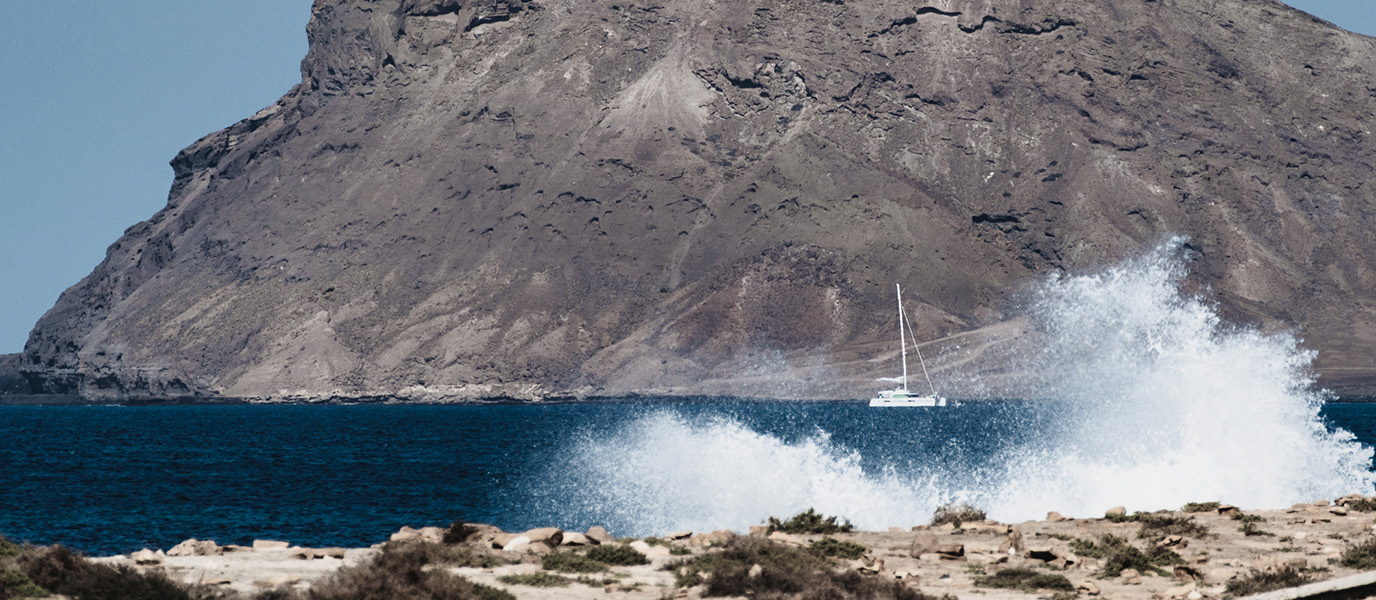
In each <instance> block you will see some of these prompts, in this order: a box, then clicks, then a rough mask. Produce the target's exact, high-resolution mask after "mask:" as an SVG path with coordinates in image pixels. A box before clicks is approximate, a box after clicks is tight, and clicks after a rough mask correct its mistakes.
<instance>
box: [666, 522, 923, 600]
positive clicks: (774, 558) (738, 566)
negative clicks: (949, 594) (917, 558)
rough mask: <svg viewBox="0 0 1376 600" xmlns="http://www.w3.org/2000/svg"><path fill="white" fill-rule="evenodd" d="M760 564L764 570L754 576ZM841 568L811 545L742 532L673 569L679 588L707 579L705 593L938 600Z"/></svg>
mask: <svg viewBox="0 0 1376 600" xmlns="http://www.w3.org/2000/svg"><path fill="white" fill-rule="evenodd" d="M755 565H759V566H760V572H759V574H758V575H757V576H756V577H751V576H750V570H751V568H752V567H754V566H755ZM835 567H836V565H835V563H834V561H832V560H831V559H830V558H827V557H825V556H822V555H820V554H818V553H815V552H812V551H811V550H810V549H809V550H804V549H802V548H795V547H793V546H787V545H784V544H778V543H774V542H771V541H769V540H761V539H757V538H745V537H741V538H735V539H733V540H731V541H729V542H726V543H725V544H723V545H722V547H721V549H720V550H714V551H711V552H707V553H704V554H701V555H698V556H695V557H693V558H691V559H688V560H685V561H683V562H681V563H678V564H677V565H674V567H673V568H674V570H675V571H676V572H677V576H676V583H677V585H678V586H679V587H691V586H695V585H701V584H706V590H704V592H703V595H704V596H736V597H740V596H744V597H750V598H785V597H788V598H792V597H799V596H802V597H807V598H866V599H874V600H936V599H935V598H933V597H930V596H926V595H924V594H922V593H921V592H918V591H916V590H913V589H912V588H909V587H907V586H904V585H903V584H902V583H900V582H897V581H887V580H884V579H881V578H879V577H877V576H873V575H862V574H860V573H858V572H856V571H851V570H843V571H836V570H835Z"/></svg>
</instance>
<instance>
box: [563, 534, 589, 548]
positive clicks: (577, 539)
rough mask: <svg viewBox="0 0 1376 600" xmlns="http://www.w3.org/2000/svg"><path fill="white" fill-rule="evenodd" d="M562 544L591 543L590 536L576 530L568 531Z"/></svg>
mask: <svg viewBox="0 0 1376 600" xmlns="http://www.w3.org/2000/svg"><path fill="white" fill-rule="evenodd" d="M562 544H563V545H565V546H586V545H588V544H589V541H588V536H586V535H583V534H581V533H578V532H576V531H566V532H564V541H563V542H562Z"/></svg>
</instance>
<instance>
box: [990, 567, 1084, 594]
mask: <svg viewBox="0 0 1376 600" xmlns="http://www.w3.org/2000/svg"><path fill="white" fill-rule="evenodd" d="M975 585H976V586H977V587H990V588H1005V589H1015V590H1021V591H1024V592H1027V593H1034V592H1036V591H1037V590H1061V591H1067V592H1073V591H1075V584H1072V583H1070V580H1069V579H1066V578H1065V575H1058V574H1055V573H1039V572H1037V571H1034V570H1032V569H1004V570H1002V571H999V572H998V573H994V574H993V575H985V576H983V577H976V578H975Z"/></svg>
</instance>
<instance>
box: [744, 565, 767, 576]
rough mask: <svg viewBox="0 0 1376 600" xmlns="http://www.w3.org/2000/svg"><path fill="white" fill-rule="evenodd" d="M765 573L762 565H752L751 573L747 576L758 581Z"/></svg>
mask: <svg viewBox="0 0 1376 600" xmlns="http://www.w3.org/2000/svg"><path fill="white" fill-rule="evenodd" d="M763 573H764V567H761V566H760V565H750V571H749V572H748V573H746V575H747V576H748V577H750V578H751V579H756V578H758V577H759V576H760V575H761V574H763Z"/></svg>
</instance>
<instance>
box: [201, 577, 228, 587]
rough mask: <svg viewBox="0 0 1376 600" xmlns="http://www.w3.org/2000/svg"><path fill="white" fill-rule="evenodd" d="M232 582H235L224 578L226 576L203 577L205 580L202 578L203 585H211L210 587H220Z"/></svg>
mask: <svg viewBox="0 0 1376 600" xmlns="http://www.w3.org/2000/svg"><path fill="white" fill-rule="evenodd" d="M232 583H234V582H233V581H231V580H229V579H224V578H219V579H203V580H201V585H204V586H209V587H220V586H222V585H230V584H232Z"/></svg>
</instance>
